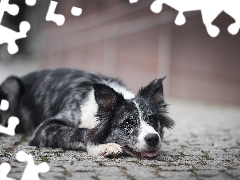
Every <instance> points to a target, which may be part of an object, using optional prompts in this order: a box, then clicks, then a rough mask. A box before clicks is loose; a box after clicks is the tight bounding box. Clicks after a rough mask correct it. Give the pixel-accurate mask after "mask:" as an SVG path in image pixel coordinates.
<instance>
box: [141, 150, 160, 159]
mask: <svg viewBox="0 0 240 180" xmlns="http://www.w3.org/2000/svg"><path fill="white" fill-rule="evenodd" d="M157 155H158V151H152V152H142V153H141V156H142V157H149V158H152V157H155V156H157Z"/></svg>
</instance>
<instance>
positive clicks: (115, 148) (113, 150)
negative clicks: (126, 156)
mask: <svg viewBox="0 0 240 180" xmlns="http://www.w3.org/2000/svg"><path fill="white" fill-rule="evenodd" d="M87 152H88V154H89V155H91V156H105V157H106V156H118V155H119V154H121V153H123V150H122V147H121V146H120V145H119V144H116V143H107V144H98V145H91V144H88V145H87Z"/></svg>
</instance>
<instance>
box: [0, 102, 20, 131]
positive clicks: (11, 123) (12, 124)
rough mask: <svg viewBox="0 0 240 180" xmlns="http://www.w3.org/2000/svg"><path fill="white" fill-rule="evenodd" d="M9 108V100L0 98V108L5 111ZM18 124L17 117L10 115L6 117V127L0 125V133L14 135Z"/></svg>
mask: <svg viewBox="0 0 240 180" xmlns="http://www.w3.org/2000/svg"><path fill="white" fill-rule="evenodd" d="M8 108H9V102H8V101H7V100H5V99H3V100H1V104H0V109H1V110H2V111H6V110H8ZM18 124H19V119H18V118H17V117H14V116H11V117H10V118H9V119H8V127H4V126H1V125H0V133H3V134H7V135H10V136H14V135H15V129H16V126H17V125H18Z"/></svg>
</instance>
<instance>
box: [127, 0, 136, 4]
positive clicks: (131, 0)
mask: <svg viewBox="0 0 240 180" xmlns="http://www.w3.org/2000/svg"><path fill="white" fill-rule="evenodd" d="M129 2H130V3H131V4H133V3H136V2H138V0H129Z"/></svg>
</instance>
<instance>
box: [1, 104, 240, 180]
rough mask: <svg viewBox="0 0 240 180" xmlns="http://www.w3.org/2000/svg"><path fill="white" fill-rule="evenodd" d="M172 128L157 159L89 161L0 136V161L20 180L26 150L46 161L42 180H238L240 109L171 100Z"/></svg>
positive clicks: (18, 138) (37, 159) (80, 154)
mask: <svg viewBox="0 0 240 180" xmlns="http://www.w3.org/2000/svg"><path fill="white" fill-rule="evenodd" d="M170 102H171V104H173V105H172V106H171V107H170V112H171V114H170V116H171V117H172V118H173V119H174V120H175V122H176V126H175V127H174V129H173V130H171V131H168V130H166V133H165V140H164V145H163V148H162V150H161V152H160V154H159V156H158V158H157V159H156V160H139V159H136V158H132V157H120V158H113V159H109V158H103V157H90V156H88V155H87V154H86V153H85V152H77V151H64V150H62V149H51V148H36V147H30V146H27V138H26V137H24V136H21V135H16V136H14V137H10V136H5V135H0V162H1V163H2V162H9V163H10V164H11V166H12V169H11V172H10V173H9V177H12V178H16V179H20V178H21V175H22V172H23V170H24V168H25V165H26V164H24V163H21V162H18V161H17V160H16V157H15V155H16V153H17V152H18V151H19V150H24V151H25V152H26V153H31V154H32V155H33V156H34V160H35V163H36V164H38V163H40V162H47V163H48V164H49V165H50V171H49V172H47V173H44V174H40V177H41V180H53V179H59V180H65V179H66V180H75V179H76V180H81V179H82V180H88V179H89V180H90V179H93V180H100V179H101V180H108V179H111V180H112V179H113V180H114V179H119V180H126V179H129V180H134V179H136V180H141V179H151V180H154V179H193V180H194V179H197V180H201V179H216V180H222V179H230V180H231V179H240V108H239V107H228V106H215V105H209V104H202V103H192V102H185V101H176V100H172V101H170Z"/></svg>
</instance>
